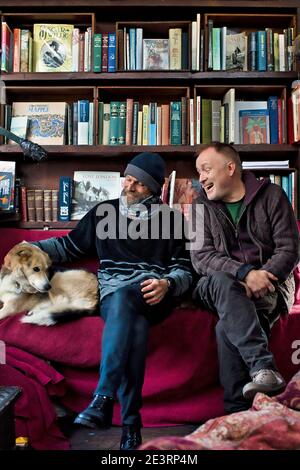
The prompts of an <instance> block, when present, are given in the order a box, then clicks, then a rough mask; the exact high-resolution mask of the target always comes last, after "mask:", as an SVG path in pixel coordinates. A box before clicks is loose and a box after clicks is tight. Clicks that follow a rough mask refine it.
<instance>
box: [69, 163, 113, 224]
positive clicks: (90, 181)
mask: <svg viewBox="0 0 300 470" xmlns="http://www.w3.org/2000/svg"><path fill="white" fill-rule="evenodd" d="M73 180H74V187H73V198H72V214H71V219H72V220H80V219H82V217H83V216H84V215H85V214H86V213H87V212H88V211H89V210H90V209H92V208H93V207H94V206H95V205H96V204H98V203H99V202H103V201H107V200H108V199H116V198H118V197H119V196H120V173H119V172H116V171H75V172H74V178H73Z"/></svg>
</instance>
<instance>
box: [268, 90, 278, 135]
mask: <svg viewBox="0 0 300 470" xmlns="http://www.w3.org/2000/svg"><path fill="white" fill-rule="evenodd" d="M268 111H269V120H270V144H278V97H277V96H270V97H269V98H268Z"/></svg>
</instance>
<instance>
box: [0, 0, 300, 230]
mask: <svg viewBox="0 0 300 470" xmlns="http://www.w3.org/2000/svg"><path fill="white" fill-rule="evenodd" d="M99 3H101V4H99ZM0 10H1V12H2V15H1V21H2V22H7V24H8V25H9V27H10V28H11V29H12V30H13V29H14V28H24V29H29V30H30V31H33V25H34V24H36V23H51V24H72V25H74V27H76V28H78V29H79V31H80V32H81V33H82V32H84V31H86V30H87V28H90V29H91V33H92V35H93V34H94V33H96V34H108V33H112V32H113V33H115V35H116V36H115V37H116V51H115V55H116V71H115V72H107V71H102V72H101V73H95V72H93V64H91V68H90V70H88V71H82V70H81V71H78V72H72V71H66V72H35V71H32V72H28V71H23V72H21V71H20V72H11V71H9V72H1V81H2V83H3V84H4V85H5V103H2V104H1V106H0V108H1V109H0V120H1V123H0V124H2V125H3V122H4V121H3V120H4V109H3V108H4V104H12V103H14V102H19V101H23V102H39V101H47V102H54V103H55V102H67V103H72V102H75V101H77V100H88V101H89V102H90V103H93V106H94V122H93V140H92V142H93V143H92V144H91V145H44V146H45V148H46V150H47V152H48V159H47V161H43V162H40V163H34V162H30V161H26V162H25V161H24V159H23V155H22V152H21V149H20V147H19V146H17V145H4V144H2V145H0V160H15V161H16V164H17V176H19V177H20V178H21V180H22V182H23V183H24V185H26V186H27V187H31V188H37V189H38V188H47V187H51V188H53V189H58V185H59V176H60V175H62V174H63V175H67V176H73V172H74V171H75V170H79V171H80V170H99V171H101V170H107V171H120V172H122V171H123V170H124V169H125V167H126V164H127V162H128V161H129V160H130V159H131V157H132V156H133V155H135V154H138V153H140V152H142V151H153V152H159V153H161V155H162V156H163V157H164V159H165V160H166V164H167V172H168V173H167V174H170V173H171V171H172V170H173V169H175V170H176V172H177V177H178V178H181V177H182V178H186V177H194V178H195V177H197V174H196V171H195V160H196V158H197V155H198V152H199V150H200V148H201V140H200V142H197V135H196V126H197V122H196V119H197V113H196V102H197V97H198V96H201V98H204V99H207V100H221V101H222V100H223V97H224V95H225V94H226V92H227V91H228V90H230V89H232V88H234V89H235V97H236V99H237V100H238V101H239V100H249V101H256V100H257V101H258V100H259V101H262V100H267V99H268V97H270V96H276V97H278V99H280V100H281V101H282V103H283V106H284V108H285V114H284V116H283V118H282V125H283V127H284V131H285V135H286V139H285V140H284V141H283V143H277V144H267V143H263V144H255V145H254V144H252V145H251V144H240V143H238V144H237V143H235V144H234V145H235V148H236V149H237V150H238V151H239V152H240V155H241V158H242V160H254V161H256V160H265V161H268V160H269V161H271V160H272V161H273V160H287V159H288V160H289V161H290V170H280V171H281V174H285V173H288V172H289V171H290V172H291V171H294V170H296V174H297V172H298V171H299V169H300V147H299V145H297V144H293V143H291V142H290V141H289V139H288V128H289V125H290V123H289V122H288V118H287V116H288V113H287V107H288V101H289V97H290V95H291V84H292V82H293V81H294V80H296V79H297V78H298V74H299V73H298V72H297V70H294V69H293V70H286V71H283V70H280V71H274V70H265V71H258V70H247V71H246V70H230V71H229V70H209V67H208V59H209V49H208V48H209V27H208V23H209V20H211V21H212V22H213V26H214V27H215V28H220V29H221V28H222V27H224V26H226V27H227V28H228V29H233V30H239V31H243V32H244V31H245V32H246V34H247V35H249V34H250V33H253V32H254V31H259V30H264V29H265V28H269V29H272V31H273V32H274V33H275V32H276V33H277V34H283V31H284V30H287V29H288V28H293V31H294V35H296V34H299V33H300V5H299V1H298V0H286V1H277V2H271V1H269V0H265V1H264V2H263V3H262V2H260V1H256V0H254V1H243V2H242V1H238V0H229V1H222V0H215V1H212V0H207V1H201V2H199V1H196V0H186V1H182V0H164V1H163V0H153V1H151V2H150V1H147V0H146V1H144V2H140V1H138V0H122V1H121V0H114V1H112V0H103V1H101V2H96V1H94V0H85V1H83V0H73V1H72V5H70V4H69V3H68V2H67V1H65V0H61V1H58V0H45V1H44V2H43V8H41V7H40V6H39V2H37V1H36V0H23V1H21V0H7V1H6V2H3V1H1V0H0ZM197 14H200V15H201V23H200V24H201V31H203V63H202V65H201V67H202V70H192V57H191V54H192V37H193V36H192V23H193V22H195V21H196V17H197ZM130 28H143V35H144V38H150V39H152V38H153V39H155V38H165V39H167V38H168V34H169V30H170V29H173V28H181V30H182V32H184V33H185V35H186V36H187V37H188V61H187V64H188V67H187V68H184V69H182V70H125V69H124V64H123V66H122V65H121V64H120V49H119V47H120V43H121V40H123V51H122V53H124V38H122V35H123V34H124V29H125V30H126V31H127V30H129V29H130ZM120 31H122V34H121V37H120ZM294 68H295V67H294ZM129 98H130V99H133V100H134V101H138V102H139V106H140V107H142V106H143V105H144V104H148V103H150V102H156V103H157V106H161V105H162V104H164V103H166V102H167V101H168V102H171V101H179V102H180V101H181V99H182V98H184V99H186V100H187V103H188V102H189V100H190V99H193V100H194V127H195V141H194V145H190V142H191V140H190V137H191V136H190V135H189V132H190V129H189V127H190V126H189V120H190V119H191V116H190V112H189V106H188V111H187V116H186V120H187V124H188V125H187V142H186V143H182V144H180V145H170V144H168V145H132V144H130V145H99V103H101V102H105V103H110V102H113V101H123V102H126V100H127V99H129ZM271 172H272V170H270V173H271ZM258 173H259V172H258ZM267 173H268V172H267V171H265V170H264V171H263V172H261V174H267ZM294 191H295V204H296V205H298V203H299V201H298V199H299V198H298V176H297V177H296V178H295V190H294ZM1 218H2V221H0V223H1V225H3V224H5V225H14V226H18V227H22V228H33V229H34V228H43V227H45V228H46V229H51V228H71V227H72V226H74V224H75V223H76V222H75V221H74V222H73V221H71V222H49V223H46V222H45V223H43V222H21V221H20V219H19V218H18V216H16V215H13V216H12V215H10V214H7V216H6V217H5V218H4V217H1Z"/></svg>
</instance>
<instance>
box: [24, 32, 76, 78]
mask: <svg viewBox="0 0 300 470" xmlns="http://www.w3.org/2000/svg"><path fill="white" fill-rule="evenodd" d="M73 30H74V26H73V25H71V24H34V25H33V52H34V62H33V70H34V71H35V72H72V38H73Z"/></svg>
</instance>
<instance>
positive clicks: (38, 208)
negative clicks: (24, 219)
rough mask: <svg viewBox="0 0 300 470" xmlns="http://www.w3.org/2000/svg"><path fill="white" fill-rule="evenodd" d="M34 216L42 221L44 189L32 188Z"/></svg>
mask: <svg viewBox="0 0 300 470" xmlns="http://www.w3.org/2000/svg"><path fill="white" fill-rule="evenodd" d="M34 204H35V216H36V221H37V222H43V221H44V191H43V189H35V190H34Z"/></svg>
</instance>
